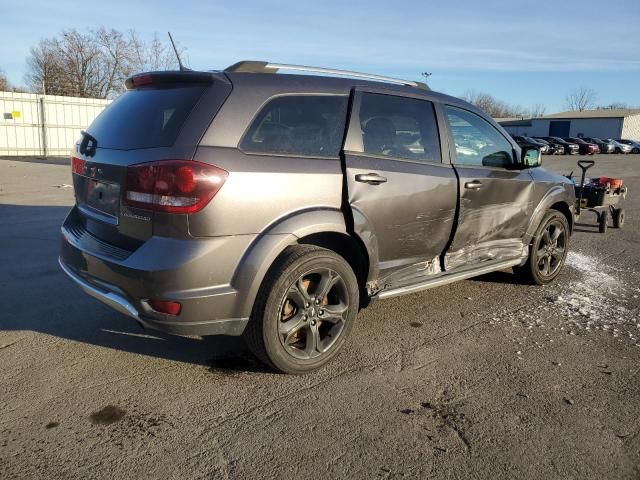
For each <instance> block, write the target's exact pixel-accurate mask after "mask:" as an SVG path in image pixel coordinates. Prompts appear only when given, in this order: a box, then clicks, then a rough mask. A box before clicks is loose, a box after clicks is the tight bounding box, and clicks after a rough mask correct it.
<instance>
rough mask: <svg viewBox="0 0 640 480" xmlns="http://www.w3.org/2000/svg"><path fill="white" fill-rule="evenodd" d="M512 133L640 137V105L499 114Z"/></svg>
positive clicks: (508, 130) (505, 127) (555, 135)
mask: <svg viewBox="0 0 640 480" xmlns="http://www.w3.org/2000/svg"><path fill="white" fill-rule="evenodd" d="M496 121H497V122H498V123H500V124H501V125H502V126H503V127H504V129H505V130H506V131H507V132H509V133H510V134H512V135H525V136H539V137H547V136H550V137H598V138H614V139H617V138H625V139H631V140H640V109H632V110H584V111H582V112H561V113H554V114H553V115H545V116H544V117H539V118H529V119H519V118H498V119H496Z"/></svg>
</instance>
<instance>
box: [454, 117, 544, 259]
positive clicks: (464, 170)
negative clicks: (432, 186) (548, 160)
mask: <svg viewBox="0 0 640 480" xmlns="http://www.w3.org/2000/svg"><path fill="white" fill-rule="evenodd" d="M443 110H444V114H445V116H446V119H447V125H448V128H449V132H450V135H451V140H450V141H451V144H452V145H455V150H454V149H453V148H452V149H451V154H452V160H453V163H454V166H455V169H456V172H457V173H458V177H459V181H460V211H459V219H458V225H457V227H456V231H455V235H454V237H453V241H452V242H451V245H450V247H449V249H448V252H447V253H446V256H445V266H446V269H447V270H455V269H457V268H461V267H466V266H474V265H477V264H481V263H485V262H490V261H496V260H505V259H512V258H516V257H519V256H521V255H523V254H524V253H525V252H526V248H527V246H526V245H524V244H523V241H522V239H523V237H524V234H525V231H526V228H527V226H528V222H529V219H530V218H531V215H532V213H533V209H534V207H535V202H534V201H533V200H532V196H533V192H534V190H533V178H532V176H531V174H530V170H529V169H525V170H521V169H515V168H514V165H515V163H516V159H515V158H514V156H515V152H514V146H513V145H512V144H511V142H509V141H508V140H507V139H506V137H505V136H504V135H503V134H502V133H501V132H500V131H499V130H498V129H497V128H495V127H494V126H493V125H492V124H491V123H489V122H488V121H487V120H485V119H484V118H482V117H481V116H479V115H477V114H475V113H473V112H471V111H468V110H464V109H462V108H458V107H454V106H450V105H445V106H443Z"/></svg>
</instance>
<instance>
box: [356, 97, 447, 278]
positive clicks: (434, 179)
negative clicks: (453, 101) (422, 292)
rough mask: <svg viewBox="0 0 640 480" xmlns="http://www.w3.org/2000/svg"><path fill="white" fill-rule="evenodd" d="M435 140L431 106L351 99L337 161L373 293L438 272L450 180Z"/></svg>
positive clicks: (406, 99)
mask: <svg viewBox="0 0 640 480" xmlns="http://www.w3.org/2000/svg"><path fill="white" fill-rule="evenodd" d="M443 139H444V137H443ZM440 140H441V138H440V134H439V131H438V124H437V121H436V115H435V110H434V106H433V103H432V102H430V101H428V100H426V99H420V98H413V97H404V96H398V95H396V94H395V92H394V94H392V93H390V92H387V91H384V90H382V91H380V90H374V91H358V92H356V95H355V98H354V102H353V111H352V114H351V120H350V125H349V132H348V135H347V141H346V143H345V153H344V157H345V167H346V187H347V199H348V203H349V209H350V212H351V214H352V219H353V230H354V231H355V233H356V234H357V235H358V236H359V237H360V238H361V239H362V241H363V242H364V243H365V244H366V246H367V249H368V250H369V254H370V263H371V265H370V272H369V280H370V281H371V282H372V284H371V285H370V287H372V289H373V290H380V289H384V288H393V287H398V286H404V285H408V284H412V283H417V282H420V281H422V280H424V279H425V278H428V277H429V276H432V275H436V274H438V273H440V272H441V263H440V256H441V254H442V253H443V252H444V250H445V248H446V244H447V242H448V240H449V238H450V235H451V232H452V228H453V224H454V217H455V210H456V203H457V180H456V175H455V172H454V171H453V168H452V166H451V164H450V163H448V162H443V158H442V153H441V148H440V144H441V141H440Z"/></svg>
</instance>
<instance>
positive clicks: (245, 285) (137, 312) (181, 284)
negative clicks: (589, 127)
mask: <svg viewBox="0 0 640 480" xmlns="http://www.w3.org/2000/svg"><path fill="white" fill-rule="evenodd" d="M278 70H289V71H294V72H296V74H287V75H283V74H276V72H277V71H278ZM300 71H302V73H304V72H309V71H311V72H314V73H315V75H305V74H300ZM323 73H324V74H325V75H322V74H323ZM318 74H321V75H318ZM338 77H342V78H338ZM126 86H127V91H126V92H125V93H124V94H123V95H121V96H120V97H119V98H118V99H116V100H115V101H114V102H113V103H112V104H111V105H110V106H109V107H108V108H107V109H106V110H105V111H104V112H103V113H102V114H101V115H100V116H99V117H98V118H97V119H96V120H95V121H94V122H93V124H92V125H91V126H90V127H89V128H88V130H87V131H86V132H83V135H82V138H81V140H80V141H79V143H78V144H77V145H76V150H75V154H74V156H73V158H72V162H71V168H72V172H73V186H74V189H75V198H76V202H75V206H74V207H73V208H72V209H71V211H70V213H69V215H68V216H67V218H66V219H65V221H64V224H63V226H62V241H61V252H60V259H59V261H60V265H61V267H62V269H63V270H64V271H65V272H66V274H67V275H68V276H69V277H70V278H71V279H73V280H74V281H75V282H76V283H77V284H78V285H79V286H80V287H81V288H82V289H83V290H84V291H85V292H87V293H88V294H90V295H92V296H94V297H96V298H97V299H99V300H101V301H102V302H104V303H106V304H107V305H109V306H111V307H112V308H114V309H115V310H118V311H119V312H122V313H124V314H126V315H129V316H131V317H133V318H134V319H136V320H137V321H138V322H139V323H140V324H141V325H143V326H145V327H149V328H153V329H158V330H162V331H164V332H169V333H174V334H182V335H216V334H225V335H243V336H244V337H245V339H246V341H247V344H248V346H249V348H250V349H251V350H252V351H253V352H254V353H255V355H256V356H257V357H259V358H260V359H261V360H262V361H264V362H265V363H267V364H268V365H270V366H271V367H273V368H275V369H277V370H279V371H283V372H288V373H302V372H306V371H309V370H312V369H315V368H318V367H320V366H321V365H323V364H325V363H326V362H327V361H329V360H330V359H331V358H332V357H334V356H335V355H336V353H337V352H338V351H339V350H340V348H341V346H342V345H343V344H344V342H345V341H346V339H347V337H348V335H349V332H350V331H351V329H352V327H353V324H354V319H355V317H356V314H357V312H358V310H359V309H360V308H361V307H364V306H366V305H367V304H368V303H369V302H371V301H372V300H375V299H383V298H388V297H393V296H396V295H403V294H407V293H412V292H418V291H421V290H425V289H428V288H432V287H437V286H440V285H444V284H447V283H450V282H454V281H457V280H462V279H466V278H470V277H474V276H477V275H482V274H485V273H488V272H492V271H495V270H502V269H506V268H514V270H515V271H516V273H517V274H518V275H520V276H521V277H522V278H523V279H525V280H526V281H529V282H534V283H537V284H545V283H548V282H551V281H552V280H554V279H555V278H556V277H557V276H558V274H559V272H560V270H561V268H562V265H563V264H564V261H565V257H566V255H567V250H568V246H569V237H570V234H571V230H572V226H573V221H574V217H573V214H574V213H573V208H574V203H575V198H574V187H573V185H572V183H571V182H570V181H569V180H567V179H566V178H564V177H561V176H558V175H554V174H552V173H550V172H547V171H546V170H545V169H543V168H540V154H539V151H538V150H537V147H535V146H531V147H525V148H523V149H521V148H520V147H519V146H518V145H517V144H516V143H515V142H514V141H513V140H512V139H511V137H510V136H509V135H508V134H507V133H506V132H505V131H504V130H503V129H502V128H501V127H500V126H499V125H497V124H496V123H495V122H494V121H493V120H492V119H491V118H490V117H489V116H487V115H486V114H485V113H484V112H482V111H480V110H478V109H476V108H475V107H473V106H472V105H470V104H468V103H466V102H464V101H462V100H459V99H457V98H453V97H450V96H447V95H442V94H439V93H435V92H433V91H430V90H429V89H428V88H427V87H426V86H425V85H424V84H420V83H418V82H411V81H403V80H398V79H393V78H386V77H380V76H373V75H366V74H360V73H355V72H345V71H337V70H325V69H320V68H313V67H301V66H292V65H276V64H271V63H266V62H240V63H238V64H235V65H233V66H231V67H229V68H227V69H226V70H224V71H217V72H193V71H180V72H152V73H145V74H140V75H136V76H134V77H132V78H130V79H128V80H127V82H126ZM396 320H397V319H389V321H396Z"/></svg>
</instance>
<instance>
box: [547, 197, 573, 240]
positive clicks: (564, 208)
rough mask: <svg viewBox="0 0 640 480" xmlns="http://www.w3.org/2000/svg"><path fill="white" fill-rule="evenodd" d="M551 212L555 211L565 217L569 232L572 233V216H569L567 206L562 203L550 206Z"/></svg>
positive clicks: (569, 211) (569, 212)
mask: <svg viewBox="0 0 640 480" xmlns="http://www.w3.org/2000/svg"><path fill="white" fill-rule="evenodd" d="M551 210H557V211H559V212H560V213H562V214H563V215H564V216H565V217H567V222H569V231H570V232H571V233H573V215H572V214H571V210H569V206H568V205H567V204H566V203H564V202H558V203H554V204H553V205H551Z"/></svg>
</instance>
